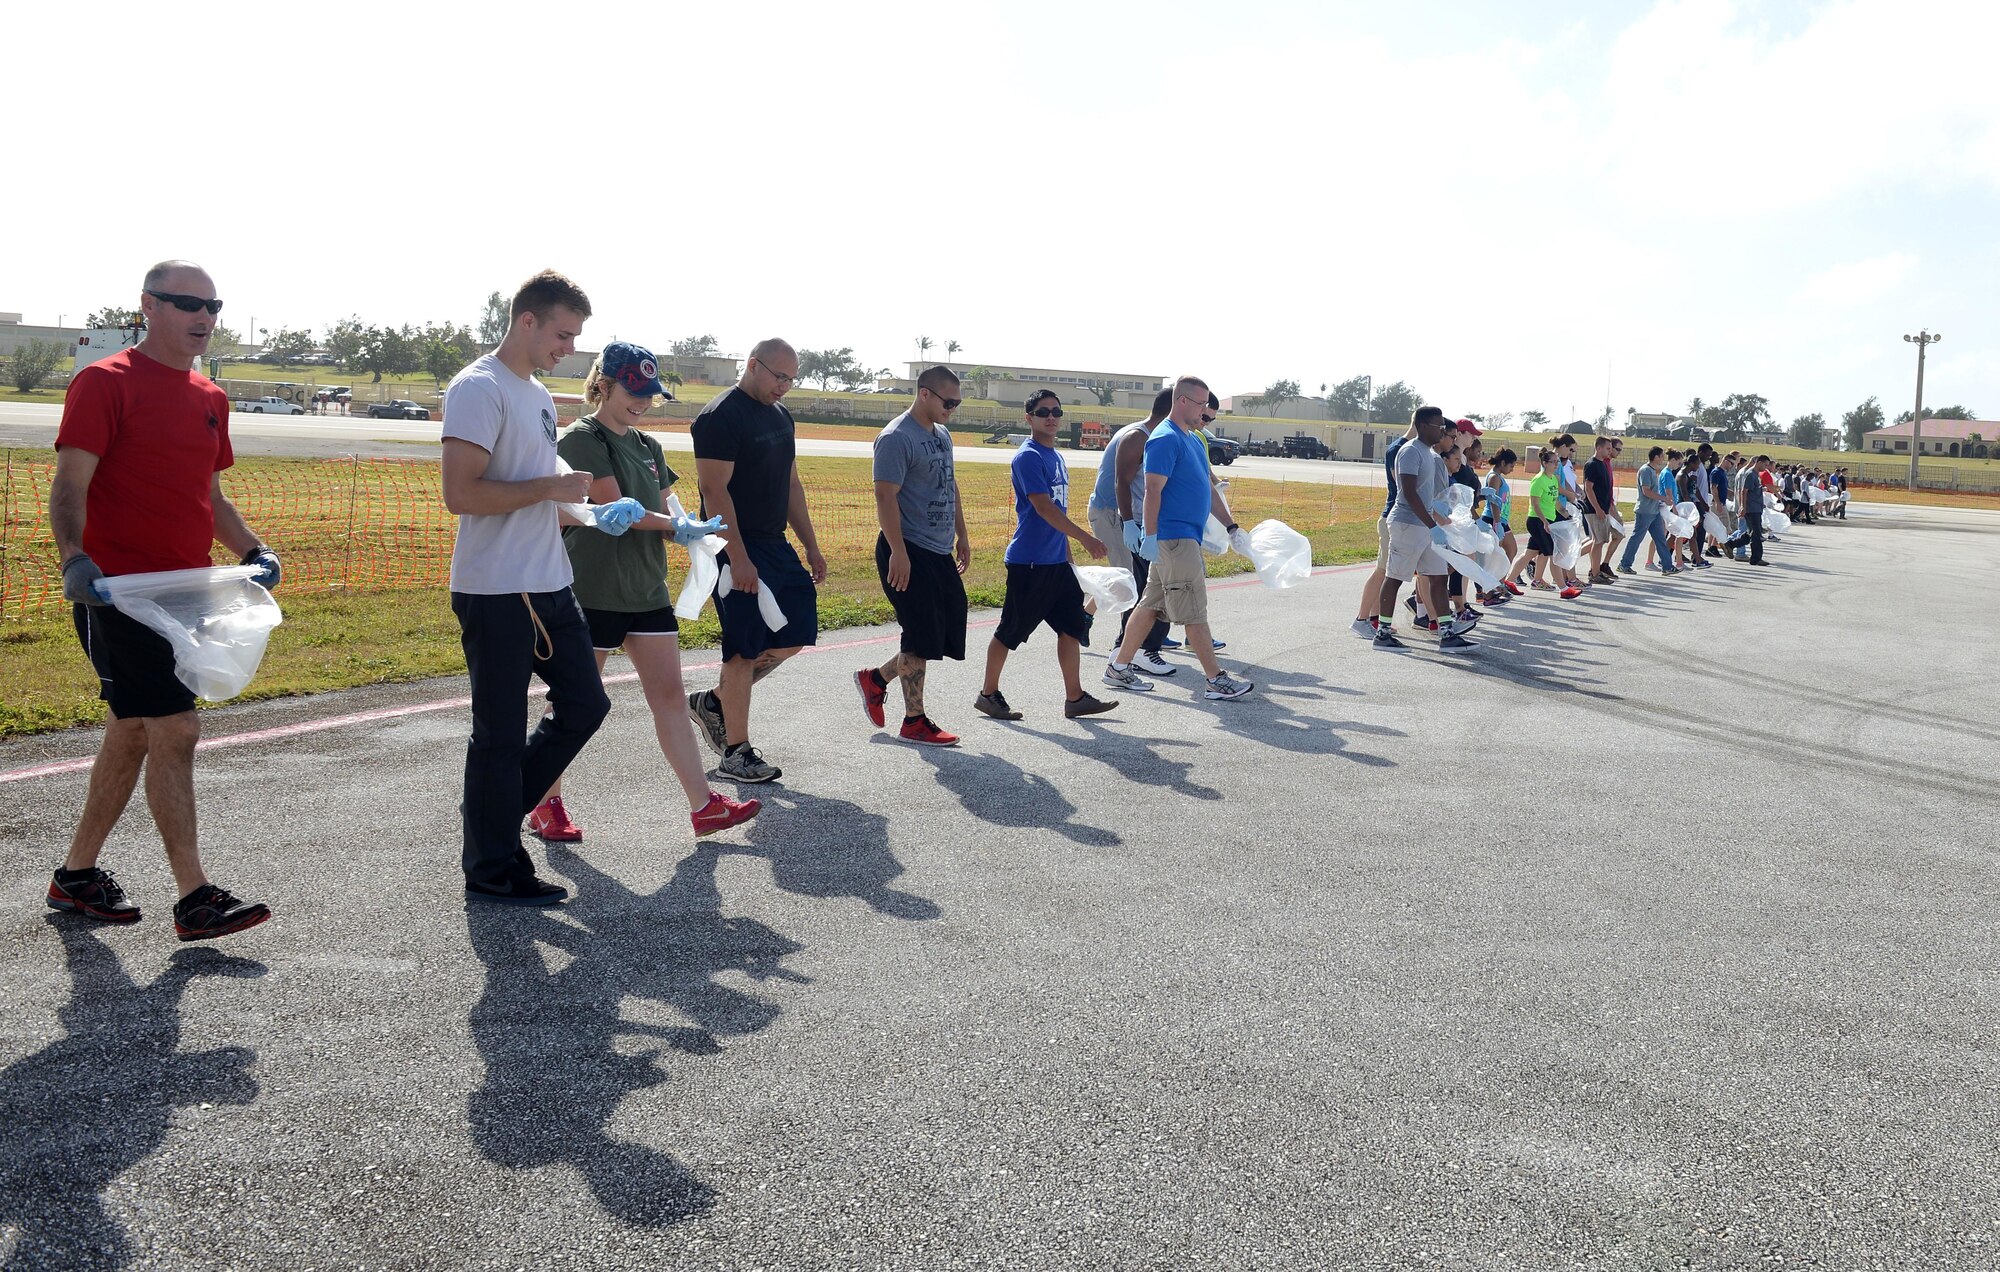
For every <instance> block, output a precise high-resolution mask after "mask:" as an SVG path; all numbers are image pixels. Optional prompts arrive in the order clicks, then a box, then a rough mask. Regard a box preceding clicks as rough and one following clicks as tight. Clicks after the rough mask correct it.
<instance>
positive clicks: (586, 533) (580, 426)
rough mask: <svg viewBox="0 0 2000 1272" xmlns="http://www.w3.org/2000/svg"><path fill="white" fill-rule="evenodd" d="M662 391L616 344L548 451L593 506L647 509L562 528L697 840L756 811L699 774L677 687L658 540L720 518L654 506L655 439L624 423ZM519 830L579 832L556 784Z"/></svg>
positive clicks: (646, 358)
mask: <svg viewBox="0 0 2000 1272" xmlns="http://www.w3.org/2000/svg"><path fill="white" fill-rule="evenodd" d="M665 393H666V388H665V386H663V385H662V384H661V383H660V377H659V366H658V363H657V362H655V360H654V358H653V355H652V354H651V353H649V352H647V351H646V350H645V349H643V348H641V347H640V346H638V345H635V344H628V343H626V342H624V341H622V340H621V341H614V342H613V343H611V344H609V345H607V346H605V349H604V352H603V353H601V354H599V355H598V357H597V361H596V363H595V364H594V365H592V367H591V368H590V375H589V376H588V377H586V379H585V381H584V390H583V400H584V402H585V403H586V404H587V405H588V406H589V407H590V408H591V411H590V414H588V415H585V416H584V417H583V418H582V419H580V420H578V421H577V422H576V423H574V424H572V425H570V426H569V427H568V428H566V429H564V430H563V433H562V437H561V439H560V440H558V441H557V442H556V453H557V454H559V455H561V456H562V458H563V460H564V461H565V462H566V463H568V464H569V466H570V467H571V468H573V469H575V470H576V471H577V472H580V473H581V472H587V473H589V474H590V475H591V476H592V477H594V478H595V479H596V480H595V481H593V482H592V483H591V486H590V499H591V502H592V503H610V502H611V501H612V500H614V499H621V498H630V499H636V500H638V501H639V503H640V504H641V505H642V506H643V507H644V508H645V509H646V515H645V516H644V517H643V518H641V519H640V520H638V521H635V522H633V523H632V528H631V529H630V530H628V531H627V532H626V533H624V534H622V535H618V536H615V537H614V536H612V535H605V534H598V533H595V532H594V531H592V530H591V529H590V528H589V527H585V526H571V527H568V528H566V529H565V530H564V531H563V546H564V547H565V548H567V549H568V550H569V560H570V565H571V567H572V568H573V569H574V570H575V571H576V582H575V583H574V584H573V588H574V590H575V592H576V601H577V604H578V605H580V606H582V607H583V616H584V619H585V620H586V621H587V622H588V623H589V624H590V643H591V644H592V645H593V646H594V647H595V648H596V651H597V666H598V669H599V670H600V671H601V670H603V667H604V660H605V659H606V658H608V657H610V656H611V651H612V650H614V649H623V650H624V651H625V656H626V658H628V659H630V660H631V663H632V670H634V671H636V672H638V673H639V687H640V688H641V689H643V690H644V691H645V694H646V705H647V706H648V707H650V708H651V709H652V712H653V732H654V734H655V735H656V736H658V738H659V740H660V750H661V751H662V752H664V753H665V754H666V757H667V764H668V765H669V766H670V767H672V769H673V770H674V776H675V777H677V778H679V779H680V784H681V789H682V790H683V791H685V792H686V794H687V801H688V809H689V813H690V819H691V820H692V821H693V823H694V833H695V836H696V837H697V838H699V837H701V836H703V835H710V834H714V833H715V832H716V831H718V830H726V829H728V828H729V827H731V826H735V825H738V824H740V823H742V822H746V821H749V820H750V819H751V818H752V817H755V816H756V815H757V814H758V813H759V812H760V811H762V809H763V805H762V804H760V803H759V802H758V801H756V800H754V799H752V800H744V801H741V802H739V801H737V800H733V799H730V798H728V797H727V796H725V795H723V794H721V793H720V792H718V791H712V790H710V789H709V787H708V772H707V769H706V767H705V766H704V765H703V764H702V761H701V751H700V748H699V747H698V746H697V745H696V742H695V736H694V723H693V722H692V721H691V720H690V719H689V718H688V713H687V691H686V690H685V689H684V688H683V687H682V685H681V642H680V624H679V623H678V622H676V621H675V619H674V609H673V604H674V602H673V598H672V597H671V596H670V595H669V594H668V592H667V539H668V538H669V537H671V538H673V539H675V540H676V541H678V542H680V543H692V542H694V541H695V540H697V539H699V538H701V537H702V536H703V535H704V534H707V533H709V532H710V531H712V530H714V529H717V528H719V526H718V524H716V523H710V522H697V521H694V520H692V519H691V518H686V517H683V518H680V519H678V520H676V519H675V518H674V517H672V516H670V515H668V514H667V513H666V512H664V511H662V506H661V505H662V501H663V500H664V499H665V497H666V494H667V492H668V491H669V490H671V489H672V487H673V484H674V479H675V478H674V470H673V469H671V468H669V467H667V456H666V452H664V451H662V450H661V449H660V444H659V443H658V442H656V441H654V440H653V439H652V438H651V437H649V436H647V435H646V434H645V433H643V432H641V431H640V430H639V429H638V428H636V427H634V426H635V425H636V424H637V423H638V422H639V420H640V419H641V418H642V417H643V416H644V415H645V414H646V412H647V411H649V410H651V409H652V406H653V401H654V399H655V398H657V397H660V396H662V395H664V394H665ZM528 828H529V829H530V830H532V831H534V832H535V833H536V834H537V835H539V836H541V837H542V838H543V839H545V840H553V841H558V842H568V841H574V840H578V839H581V838H583V831H582V830H580V829H579V828H578V827H577V825H576V823H575V822H574V821H571V820H570V816H569V812H568V810H567V809H565V808H564V807H563V802H562V783H561V782H560V781H558V782H557V783H556V785H555V786H554V788H552V789H551V790H550V791H549V793H548V797H547V798H546V799H544V800H543V801H542V803H541V804H540V805H539V806H538V807H536V809H535V810H534V811H533V812H532V813H530V814H528Z"/></svg>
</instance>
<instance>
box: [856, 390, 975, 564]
mask: <svg viewBox="0 0 2000 1272" xmlns="http://www.w3.org/2000/svg"><path fill="white" fill-rule="evenodd" d="M875 480H876V481H889V482H894V483H896V510H897V511H898V512H899V513H901V514H902V518H903V538H904V539H905V540H907V541H908V542H909V543H911V544H913V545H915V546H916V547H919V548H922V549H924V550H925V551H926V552H945V553H949V552H950V551H951V549H952V544H953V543H954V542H955V541H956V539H957V538H958V477H957V474H956V473H955V472H954V471H953V470H952V455H951V434H950V433H949V432H947V431H946V430H945V427H944V425H942V424H935V425H932V426H931V427H930V428H925V427H924V426H923V425H922V424H920V423H918V422H917V417H916V416H915V415H913V414H911V413H910V412H908V411H904V412H903V413H902V414H901V415H898V416H897V417H896V418H895V419H893V420H890V421H889V423H888V425H887V426H886V427H884V428H883V430H882V432H881V433H880V434H879V435H877V436H876V438H875Z"/></svg>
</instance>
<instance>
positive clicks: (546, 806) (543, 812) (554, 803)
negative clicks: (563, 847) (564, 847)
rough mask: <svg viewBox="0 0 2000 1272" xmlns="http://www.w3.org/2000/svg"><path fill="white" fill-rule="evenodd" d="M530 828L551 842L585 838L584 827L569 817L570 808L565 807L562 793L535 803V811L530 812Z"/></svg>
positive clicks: (563, 842) (572, 841) (567, 842)
mask: <svg viewBox="0 0 2000 1272" xmlns="http://www.w3.org/2000/svg"><path fill="white" fill-rule="evenodd" d="M528 829H529V830H531V831H533V832H535V835H536V837H537V838H539V839H540V840H541V841H542V842H544V843H550V844H573V843H575V842H576V841H577V840H579V839H582V838H583V827H581V826H579V825H577V824H576V823H575V822H573V821H571V820H570V819H569V810H568V809H567V808H564V807H563V802H562V796H560V795H551V796H549V797H548V798H547V799H545V800H543V801H542V802H541V803H539V804H537V805H535V811H534V812H532V813H529V814H528Z"/></svg>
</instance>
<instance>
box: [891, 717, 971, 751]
mask: <svg viewBox="0 0 2000 1272" xmlns="http://www.w3.org/2000/svg"><path fill="white" fill-rule="evenodd" d="M902 738H903V741H905V742H921V743H922V744H923V745H925V746H957V745H958V735H957V734H956V733H946V732H945V731H944V730H943V729H940V728H938V727H937V725H935V724H933V723H932V722H931V718H930V717H929V716H927V715H923V716H917V717H915V718H913V719H908V720H905V721H903V733H902Z"/></svg>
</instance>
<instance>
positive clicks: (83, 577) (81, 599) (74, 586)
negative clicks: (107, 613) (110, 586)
mask: <svg viewBox="0 0 2000 1272" xmlns="http://www.w3.org/2000/svg"><path fill="white" fill-rule="evenodd" d="M103 577H104V571H102V570H100V569H98V568H97V562H95V561H93V560H91V559H90V558H89V557H87V556H85V555H84V554H83V553H81V552H79V553H77V554H76V555H75V556H73V557H71V558H70V559H69V560H67V561H65V562H63V567H62V583H63V599H64V600H66V601H75V602H76V603H77V604H79V605H103V604H104V603H105V600H104V594H103V593H102V592H99V591H98V590H97V581H98V580H99V579H101V578H103Z"/></svg>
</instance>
